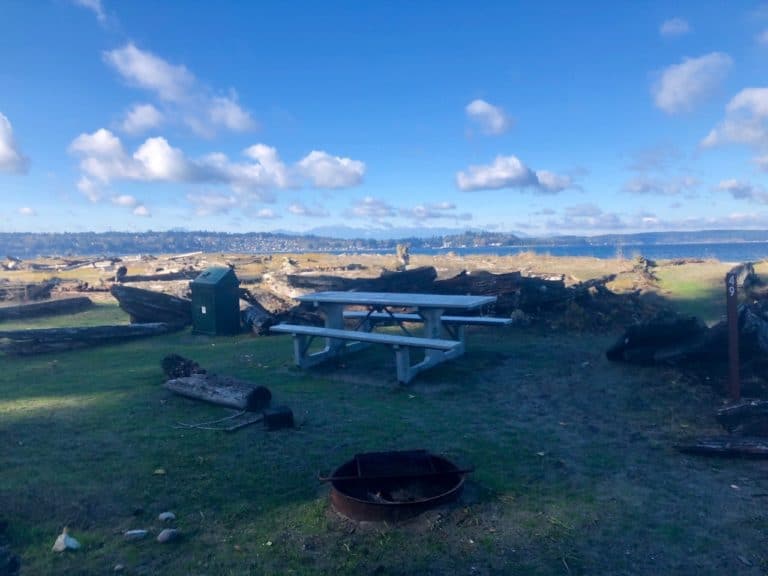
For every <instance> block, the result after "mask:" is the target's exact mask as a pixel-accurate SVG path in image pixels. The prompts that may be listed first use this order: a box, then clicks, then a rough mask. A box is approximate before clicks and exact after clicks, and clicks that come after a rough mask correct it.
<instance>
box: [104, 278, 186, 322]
mask: <svg viewBox="0 0 768 576" xmlns="http://www.w3.org/2000/svg"><path fill="white" fill-rule="evenodd" d="M110 292H111V293H112V296H114V297H115V299H116V300H117V301H118V303H119V304H120V308H122V309H123V310H124V311H125V312H126V313H128V315H129V316H130V317H131V322H132V323H142V322H167V323H169V324H175V325H178V326H186V325H188V324H191V323H192V303H191V302H190V301H189V300H187V299H185V298H178V297H177V296H172V295H170V294H164V293H163V292H154V291H152V290H143V289H142V288H134V287H133V286H123V285H120V284H114V285H113V286H112V288H111V289H110Z"/></svg>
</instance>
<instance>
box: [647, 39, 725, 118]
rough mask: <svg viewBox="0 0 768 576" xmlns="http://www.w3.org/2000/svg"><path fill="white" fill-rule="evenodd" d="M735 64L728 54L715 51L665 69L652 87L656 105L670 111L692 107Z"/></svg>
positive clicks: (713, 87) (673, 112)
mask: <svg viewBox="0 0 768 576" xmlns="http://www.w3.org/2000/svg"><path fill="white" fill-rule="evenodd" d="M732 63H733V60H731V57H730V56H728V55H727V54H723V53H722V52H712V53H710V54H706V55H704V56H701V57H699V58H685V59H683V61H682V62H681V63H680V64H674V65H672V66H669V67H668V68H665V69H664V70H663V71H662V72H661V74H660V77H659V79H658V81H657V82H656V83H655V84H654V85H653V87H652V89H651V92H652V94H653V99H654V102H655V103H656V106H657V107H659V108H660V109H661V110H663V111H664V112H666V113H667V114H677V113H679V112H684V111H688V110H691V109H692V108H693V106H694V105H695V104H696V103H698V102H700V101H701V100H703V99H704V98H705V97H706V96H707V95H709V93H711V92H712V91H713V90H714V89H715V88H716V87H717V85H718V84H719V83H720V82H721V81H722V80H723V78H725V75H726V74H727V72H728V70H729V69H730V67H731V64H732Z"/></svg>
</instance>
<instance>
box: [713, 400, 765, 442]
mask: <svg viewBox="0 0 768 576" xmlns="http://www.w3.org/2000/svg"><path fill="white" fill-rule="evenodd" d="M716 417H717V421H718V422H720V424H722V425H723V427H724V428H725V429H726V430H728V432H731V433H732V434H739V435H742V436H768V400H742V401H741V402H736V403H734V404H729V405H728V406H724V407H723V408H720V409H719V410H718V411H717V413H716Z"/></svg>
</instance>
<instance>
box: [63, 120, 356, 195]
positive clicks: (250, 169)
mask: <svg viewBox="0 0 768 576" xmlns="http://www.w3.org/2000/svg"><path fill="white" fill-rule="evenodd" d="M69 151H70V152H71V153H72V154H73V155H75V156H77V157H79V159H80V170H81V172H82V177H81V178H80V181H79V182H78V188H79V189H80V191H81V192H83V193H84V194H85V195H86V196H87V197H88V198H90V199H91V200H92V201H94V202H96V201H98V200H100V199H101V190H102V188H103V187H105V186H108V185H109V184H110V183H112V182H114V181H138V182H188V183H201V182H209V183H215V184H224V185H228V186H230V187H231V188H232V190H233V191H234V192H236V193H249V194H250V198H251V199H254V200H262V201H269V200H270V199H271V196H270V191H271V190H274V189H285V188H292V187H298V186H299V183H300V179H299V176H301V175H306V174H307V167H308V166H309V167H310V168H311V169H316V170H317V172H316V173H314V174H313V176H314V177H315V178H314V180H313V183H314V185H315V186H317V187H329V188H341V187H344V186H353V185H355V184H357V183H358V182H359V181H360V180H361V179H362V175H363V173H364V166H365V165H364V164H363V163H362V162H359V161H356V160H351V159H349V158H338V157H335V156H331V155H330V154H327V153H326V152H317V151H315V152H312V153H311V154H309V155H308V156H306V157H305V158H304V159H302V160H300V161H299V162H297V163H296V164H294V165H293V166H286V165H285V164H284V163H283V162H282V161H281V160H280V156H279V155H278V153H277V150H275V149H274V148H272V147H270V146H267V145H265V144H255V145H253V146H250V147H249V148H246V149H245V150H244V151H243V155H244V156H245V158H246V160H245V161H240V162H235V161H232V160H230V159H229V158H228V157H227V156H226V155H225V154H221V153H212V154H208V155H207V156H203V157H202V158H198V159H190V158H188V157H187V156H186V155H185V154H184V152H183V151H182V150H180V149H179V148H174V147H173V146H171V145H170V144H169V143H168V141H167V140H166V139H165V138H161V137H155V138H148V139H147V140H145V141H144V142H143V143H142V144H141V145H140V146H139V147H138V148H137V149H136V151H135V152H133V154H129V153H128V152H127V151H126V150H125V147H124V146H123V144H122V142H121V141H120V139H119V138H118V137H117V136H115V135H114V134H113V133H112V132H110V131H109V130H107V129H105V128H101V129H99V130H97V131H95V132H93V133H90V134H88V133H86V134H81V135H80V136H78V137H77V138H75V139H74V140H73V141H72V143H71V144H70V146H69ZM313 155H314V158H321V159H324V158H327V159H331V160H330V161H329V166H330V167H324V166H323V163H322V162H318V163H313V162H312V161H309V162H307V159H308V158H309V159H310V160H311V159H312V158H313ZM318 166H319V167H318ZM350 167H351V168H350ZM345 169H346V170H348V171H352V172H354V177H352V176H350V175H349V174H345V172H344V170H345ZM294 173H295V174H296V176H293V174H294ZM198 204H199V202H198Z"/></svg>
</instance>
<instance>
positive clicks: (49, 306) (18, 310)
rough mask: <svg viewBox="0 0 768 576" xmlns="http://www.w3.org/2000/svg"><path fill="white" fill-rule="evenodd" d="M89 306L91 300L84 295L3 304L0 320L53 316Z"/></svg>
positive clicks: (91, 302) (91, 304)
mask: <svg viewBox="0 0 768 576" xmlns="http://www.w3.org/2000/svg"><path fill="white" fill-rule="evenodd" d="M91 306H93V301H92V300H91V299H90V298H88V297H86V296H81V297H77V298H60V299H58V300H45V301H42V302H31V303H29V304H17V305H15V306H3V307H0V320H9V319H12V318H32V317H35V316H53V315H56V314H72V313H74V312H81V311H82V310H85V309H87V308H90V307H91Z"/></svg>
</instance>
